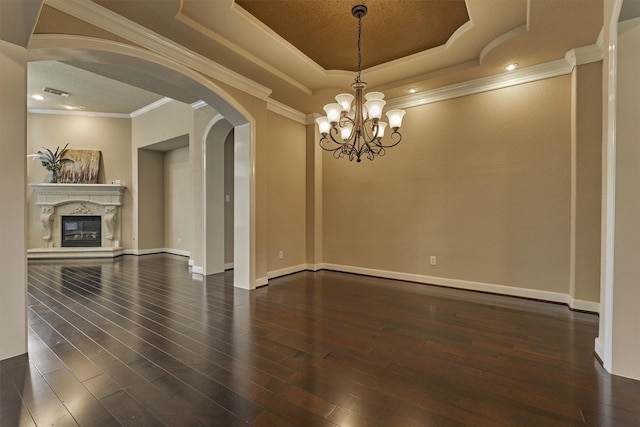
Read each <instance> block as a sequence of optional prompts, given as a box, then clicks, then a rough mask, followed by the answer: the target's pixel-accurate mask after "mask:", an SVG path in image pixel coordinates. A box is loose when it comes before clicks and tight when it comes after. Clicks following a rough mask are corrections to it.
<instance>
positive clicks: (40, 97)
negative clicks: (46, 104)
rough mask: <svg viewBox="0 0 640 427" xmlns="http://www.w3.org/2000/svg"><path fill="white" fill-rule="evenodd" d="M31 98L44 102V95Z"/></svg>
mask: <svg viewBox="0 0 640 427" xmlns="http://www.w3.org/2000/svg"><path fill="white" fill-rule="evenodd" d="M31 97H32V98H33V99H37V100H38V101H44V96H42V95H38V94H35V95H31Z"/></svg>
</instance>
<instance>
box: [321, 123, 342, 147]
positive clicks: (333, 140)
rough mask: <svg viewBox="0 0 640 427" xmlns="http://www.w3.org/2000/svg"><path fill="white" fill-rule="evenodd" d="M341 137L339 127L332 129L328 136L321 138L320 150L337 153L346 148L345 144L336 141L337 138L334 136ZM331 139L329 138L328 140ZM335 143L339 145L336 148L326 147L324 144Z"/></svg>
mask: <svg viewBox="0 0 640 427" xmlns="http://www.w3.org/2000/svg"><path fill="white" fill-rule="evenodd" d="M334 133H335V134H336V135H339V134H340V131H339V130H338V128H337V126H335V127H333V126H332V127H331V130H330V131H329V133H328V134H324V135H322V138H320V148H322V149H323V150H325V151H336V150H340V149H341V148H343V146H344V142H340V141H338V140H336V139H335V137H334V136H333V134H334ZM327 137H329V138H327ZM331 142H333V143H334V144H336V145H337V147H336V148H331V147H325V146H324V145H323V144H328V143H331Z"/></svg>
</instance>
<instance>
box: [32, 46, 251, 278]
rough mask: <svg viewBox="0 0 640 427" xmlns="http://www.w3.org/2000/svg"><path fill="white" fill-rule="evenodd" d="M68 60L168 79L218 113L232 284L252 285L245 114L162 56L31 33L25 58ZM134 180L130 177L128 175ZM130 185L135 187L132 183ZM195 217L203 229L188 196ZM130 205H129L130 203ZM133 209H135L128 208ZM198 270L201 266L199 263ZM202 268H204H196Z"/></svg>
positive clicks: (200, 258) (198, 250)
mask: <svg viewBox="0 0 640 427" xmlns="http://www.w3.org/2000/svg"><path fill="white" fill-rule="evenodd" d="M38 60H58V61H60V60H74V61H86V62H94V63H99V64H110V65H114V66H121V67H124V68H128V69H135V70H137V71H138V72H142V73H145V74H148V75H153V76H154V77H155V78H158V79H162V80H165V81H167V82H171V84H172V85H173V86H176V87H179V88H180V89H182V90H184V91H187V92H189V93H192V94H198V97H199V98H200V99H201V100H202V101H204V102H205V103H207V104H208V105H210V106H211V107H213V108H214V109H215V110H216V111H218V112H219V113H220V115H221V117H223V118H224V120H225V121H226V122H227V123H228V124H229V126H231V127H232V129H233V134H234V152H235V154H234V188H235V190H236V192H235V196H234V233H233V234H234V243H233V246H234V286H236V287H240V288H245V289H254V288H255V287H256V277H255V276H256V273H255V253H256V250H255V224H254V221H255V219H254V218H255V215H254V214H253V210H254V209H255V194H254V188H255V184H254V181H255V176H254V173H253V171H254V167H253V162H254V158H253V155H252V153H253V152H254V150H253V147H254V145H255V141H254V139H255V136H254V133H253V132H252V128H253V127H254V126H255V124H254V121H253V119H252V117H251V115H250V114H249V113H248V112H247V111H246V109H244V107H243V106H242V105H240V104H239V103H238V102H237V101H236V100H235V99H233V98H232V97H231V96H230V95H229V94H228V93H226V92H225V91H224V90H223V89H221V88H220V87H219V86H217V85H216V84H215V83H214V82H212V81H211V80H208V79H207V78H205V77H204V76H203V75H202V74H200V73H197V72H195V71H193V70H192V69H190V68H187V67H185V66H183V65H181V64H178V63H177V62H174V61H172V60H170V59H167V58H166V57H163V56H160V55H157V54H154V53H151V52H149V51H146V50H144V49H141V48H138V47H135V46H129V45H124V44H121V43H115V42H111V41H106V40H99V39H89V38H85V37H73V36H43V37H34V40H32V43H31V45H30V48H29V61H38ZM203 156H204V153H203V152H202V146H201V144H195V152H194V155H193V158H194V159H200V158H202V157H203ZM193 167H194V168H195V169H196V171H195V176H197V177H199V179H198V180H197V181H195V182H194V185H195V187H196V188H195V189H194V191H195V193H196V195H198V194H203V192H202V189H203V188H205V185H206V184H205V182H204V180H205V178H206V174H205V173H204V170H203V168H204V163H203V162H200V161H194V162H193ZM134 179H135V178H134ZM133 185H136V183H135V182H134V183H133ZM194 200H195V203H194V211H195V212H196V214H195V221H194V227H196V229H198V230H205V229H206V216H205V214H206V209H205V202H206V201H205V200H202V198H200V197H195V198H194ZM134 204H135V203H134ZM134 209H135V207H134ZM194 235H195V236H198V237H197V239H196V240H195V242H194V245H193V246H194V247H193V255H192V259H195V263H196V265H200V266H204V263H205V256H206V244H205V243H206V242H205V237H204V233H202V232H196V233H194ZM201 268H202V267H201ZM202 269H203V270H204V268H202Z"/></svg>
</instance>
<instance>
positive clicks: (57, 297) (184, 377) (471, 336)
mask: <svg viewBox="0 0 640 427" xmlns="http://www.w3.org/2000/svg"><path fill="white" fill-rule="evenodd" d="M28 280H29V287H28V307H29V310H28V317H29V331H30V332H29V345H30V349H31V353H32V354H31V360H32V362H31V363H29V361H28V360H27V359H26V358H24V357H23V358H18V359H16V360H13V359H11V360H9V361H3V362H2V363H1V364H0V369H1V370H0V393H1V394H0V397H2V400H1V401H0V411H1V412H0V415H2V414H5V413H6V414H8V415H7V416H8V417H10V418H8V419H10V420H11V422H12V423H13V424H15V425H21V423H22V425H49V423H51V422H56V425H65V424H66V425H76V424H80V425H132V426H133V425H136V426H155V425H158V426H161V425H164V426H183V425H184V426H205V425H209V426H224V427H227V426H241V425H251V426H270V427H272V426H285V427H291V426H302V427H307V426H323V427H335V426H350V427H353V426H390V427H395V426H403V427H421V426H432V425H438V426H456V427H457V426H465V425H466V426H474V427H476V426H488V427H498V426H503V425H518V426H527V425H532V426H541V425H544V426H575V425H594V426H595V425H597V426H607V425H611V426H618V425H620V426H626V425H640V405H638V402H640V382H639V381H633V380H628V379H624V378H620V377H616V376H612V375H609V374H608V373H607V372H606V371H604V369H602V366H600V365H599V364H598V363H597V362H596V361H595V359H594V357H593V354H592V352H593V340H594V337H595V336H596V334H597V333H598V317H597V316H594V315H591V314H588V313H576V312H572V311H570V310H568V309H567V308H566V306H562V305H559V304H549V303H544V302H539V301H531V300H524V299H517V298H510V297H505V296H499V295H489V294H482V293H473V292H465V291H460V290H455V289H447V288H442V287H434V286H428V285H420V284H415V283H405V282H399V281H393V280H388V279H376V278H370V277H363V276H358V275H353V274H343V273H336V272H331V271H320V272H315V273H312V272H301V273H296V274H292V275H289V276H285V277H282V278H278V279H275V280H270V282H269V286H268V287H264V288H260V289H257V290H254V291H251V292H249V291H245V290H238V289H234V288H233V272H232V271H229V272H225V273H223V274H218V275H212V276H208V277H205V278H203V279H202V280H195V279H194V277H193V276H192V275H191V273H190V271H189V268H188V266H187V264H186V260H185V259H184V258H182V257H177V256H172V255H162V254H158V255H148V256H141V257H133V256H122V257H119V258H116V259H113V260H65V261H59V260H56V261H53V260H51V261H48V260H38V261H30V262H29V279H28ZM18 385H19V386H18ZM1 419H2V420H3V421H4V416H3V418H1ZM3 427H4V423H3Z"/></svg>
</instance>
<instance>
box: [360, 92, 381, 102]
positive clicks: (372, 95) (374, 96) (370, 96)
mask: <svg viewBox="0 0 640 427" xmlns="http://www.w3.org/2000/svg"><path fill="white" fill-rule="evenodd" d="M364 99H366V100H367V101H376V100H379V99H384V93H382V92H368V93H367V94H365V95H364Z"/></svg>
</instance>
